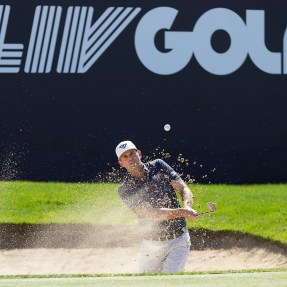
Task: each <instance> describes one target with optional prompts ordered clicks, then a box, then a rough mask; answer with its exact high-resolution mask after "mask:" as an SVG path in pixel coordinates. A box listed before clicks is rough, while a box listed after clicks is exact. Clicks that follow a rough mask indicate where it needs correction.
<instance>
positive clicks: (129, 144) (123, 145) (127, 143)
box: [116, 141, 137, 158]
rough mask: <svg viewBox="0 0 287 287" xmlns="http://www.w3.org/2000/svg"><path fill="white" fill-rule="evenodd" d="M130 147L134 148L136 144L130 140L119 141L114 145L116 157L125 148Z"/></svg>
mask: <svg viewBox="0 0 287 287" xmlns="http://www.w3.org/2000/svg"><path fill="white" fill-rule="evenodd" d="M130 149H136V150H137V148H136V146H135V145H134V144H133V143H132V142H131V141H123V142H120V143H119V144H118V145H117V147H116V154H117V157H118V158H120V157H121V155H122V154H123V153H124V152H125V151H127V150H130Z"/></svg>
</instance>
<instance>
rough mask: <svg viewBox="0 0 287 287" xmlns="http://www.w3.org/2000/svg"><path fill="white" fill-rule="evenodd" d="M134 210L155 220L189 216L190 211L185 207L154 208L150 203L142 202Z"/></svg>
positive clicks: (144, 216)
mask: <svg viewBox="0 0 287 287" xmlns="http://www.w3.org/2000/svg"><path fill="white" fill-rule="evenodd" d="M134 211H135V212H136V213H137V214H138V215H139V216H140V217H143V218H148V219H153V220H169V219H175V218H178V217H186V216H188V211H187V210H186V209H184V208H154V207H152V206H151V205H150V204H149V203H143V204H141V205H140V206H138V207H137V208H135V209H134Z"/></svg>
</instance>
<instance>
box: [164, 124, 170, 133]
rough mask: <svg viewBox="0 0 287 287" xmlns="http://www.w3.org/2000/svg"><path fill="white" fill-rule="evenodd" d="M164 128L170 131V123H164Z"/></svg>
mask: <svg viewBox="0 0 287 287" xmlns="http://www.w3.org/2000/svg"><path fill="white" fill-rule="evenodd" d="M163 128H164V130H165V131H167V132H168V131H170V125H169V124H166V125H164V127H163Z"/></svg>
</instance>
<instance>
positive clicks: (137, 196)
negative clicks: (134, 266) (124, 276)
mask: <svg viewBox="0 0 287 287" xmlns="http://www.w3.org/2000/svg"><path fill="white" fill-rule="evenodd" d="M116 154H117V157H118V162H119V164H120V166H121V167H123V168H125V169H126V170H127V175H126V178H125V180H124V182H123V184H122V185H121V186H120V187H119V195H120V197H121V198H122V200H123V201H124V203H125V204H126V205H127V206H128V207H129V208H130V209H131V210H132V211H134V212H135V213H136V214H137V215H138V219H139V223H140V226H141V228H142V230H143V242H142V245H141V252H140V263H139V264H140V272H180V271H182V270H183V268H184V265H185V262H186V260H187V258H188V254H189V251H190V237H189V233H188V230H187V227H186V219H190V220H196V219H197V213H196V211H195V210H193V209H192V208H191V206H192V204H193V195H192V192H191V191H190V189H189V188H188V187H187V185H186V184H185V183H184V181H183V180H182V179H181V178H180V176H179V175H178V174H177V173H176V172H175V171H174V170H173V169H172V168H171V167H170V166H169V165H168V164H167V163H166V162H164V161H163V160H161V159H156V160H153V161H149V162H146V163H143V162H142V161H141V156H142V154H141V151H140V150H138V149H137V148H136V146H135V145H134V144H133V143H132V142H131V141H123V142H121V143H119V144H118V145H117V147H116ZM175 190H176V191H178V192H179V194H180V195H181V197H182V201H183V208H181V207H180V205H179V201H178V199H177V196H176V193H175Z"/></svg>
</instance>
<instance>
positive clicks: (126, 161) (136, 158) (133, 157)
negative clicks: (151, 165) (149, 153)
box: [119, 149, 141, 171]
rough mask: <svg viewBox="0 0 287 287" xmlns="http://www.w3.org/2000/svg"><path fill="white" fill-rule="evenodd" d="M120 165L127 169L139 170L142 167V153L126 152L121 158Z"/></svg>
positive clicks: (133, 150)
mask: <svg viewBox="0 0 287 287" xmlns="http://www.w3.org/2000/svg"><path fill="white" fill-rule="evenodd" d="M119 165H120V166H121V167H124V168H126V169H127V171H129V170H132V169H137V168H138V167H139V166H141V152H140V151H139V150H136V149H130V150H127V151H125V152H124V153H123V154H122V155H121V156H120V158H119Z"/></svg>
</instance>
